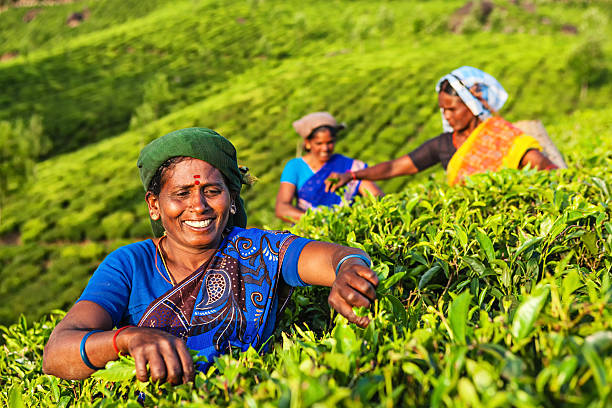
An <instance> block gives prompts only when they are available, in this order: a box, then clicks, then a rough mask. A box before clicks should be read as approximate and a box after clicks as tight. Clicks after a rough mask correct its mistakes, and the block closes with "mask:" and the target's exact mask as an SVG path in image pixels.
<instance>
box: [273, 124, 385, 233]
mask: <svg viewBox="0 0 612 408" xmlns="http://www.w3.org/2000/svg"><path fill="white" fill-rule="evenodd" d="M293 127H294V129H295V130H296V132H297V133H298V134H299V135H300V136H301V137H302V139H303V140H304V149H305V150H306V152H307V153H306V154H305V155H304V156H302V157H298V158H295V159H291V160H289V162H288V163H287V164H286V165H285V169H284V170H283V174H282V175H281V183H280V188H279V190H278V195H277V196H276V208H275V210H276V216H277V217H279V218H281V219H283V220H285V221H290V222H295V221H298V220H299V219H300V218H301V217H302V215H303V214H304V213H305V212H306V210H308V209H309V208H316V207H319V206H327V207H331V206H333V205H335V204H337V205H343V204H344V203H350V202H352V201H353V198H354V197H355V196H356V195H357V194H360V195H364V194H366V192H370V193H371V194H373V195H374V196H380V195H382V194H383V193H382V190H381V189H380V188H379V187H378V186H377V185H376V184H375V183H374V182H372V181H368V180H365V181H361V180H356V179H355V180H353V181H351V182H349V183H348V184H347V185H346V189H345V191H344V194H343V198H344V200H343V199H342V198H341V197H340V196H339V195H338V194H335V193H331V192H326V191H325V180H326V179H327V178H328V177H329V175H330V174H331V173H332V172H335V173H347V174H354V172H356V171H358V170H361V169H364V168H366V167H367V165H366V164H365V163H364V162H362V161H361V160H357V159H351V158H349V157H346V156H343V155H341V154H334V147H335V144H336V134H337V133H338V131H340V130H342V129H344V125H343V124H339V123H338V122H337V121H336V119H334V117H333V116H332V115H330V114H329V113H327V112H315V113H311V114H308V115H306V116H304V117H303V118H301V119H299V120H297V121H295V122H293ZM294 200H295V202H296V204H295V205H294V204H293V202H294Z"/></svg>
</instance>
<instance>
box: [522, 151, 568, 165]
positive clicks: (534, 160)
mask: <svg viewBox="0 0 612 408" xmlns="http://www.w3.org/2000/svg"><path fill="white" fill-rule="evenodd" d="M527 164H529V165H530V166H531V167H532V168H534V169H538V170H552V169H557V168H558V167H557V166H556V165H555V164H554V163H553V162H551V161H550V159H548V157H546V156H544V155H543V154H542V153H540V151H539V150H536V149H531V150H529V151H527V153H525V155H524V156H523V158H522V159H521V163H520V165H519V167H520V168H521V169H522V168H523V167H525V166H526V165H527Z"/></svg>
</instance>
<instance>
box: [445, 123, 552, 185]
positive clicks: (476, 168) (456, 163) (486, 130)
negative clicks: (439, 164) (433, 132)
mask: <svg viewBox="0 0 612 408" xmlns="http://www.w3.org/2000/svg"><path fill="white" fill-rule="evenodd" d="M530 149H538V150H542V147H541V146H540V144H539V143H538V141H537V140H536V139H534V138H533V137H531V136H529V135H526V134H525V133H523V131H521V130H520V129H518V128H516V127H514V126H512V124H511V123H510V122H507V121H505V120H504V119H502V118H500V117H492V118H489V119H487V120H485V121H484V122H482V123H481V124H480V125H478V127H477V128H476V129H474V131H473V132H472V133H471V134H470V136H469V137H468V138H467V140H466V141H465V142H464V143H463V144H462V145H461V146H460V147H459V149H457V152H455V154H454V155H453V157H452V158H451V160H450V162H449V163H448V167H447V169H446V177H447V180H448V184H450V185H451V186H452V185H454V184H457V183H460V182H461V181H462V180H463V179H464V178H465V177H467V176H470V175H472V174H476V173H484V172H485V171H497V170H501V169H502V168H511V169H518V168H519V165H520V162H521V159H522V158H523V156H524V155H525V153H527V151H528V150H530Z"/></svg>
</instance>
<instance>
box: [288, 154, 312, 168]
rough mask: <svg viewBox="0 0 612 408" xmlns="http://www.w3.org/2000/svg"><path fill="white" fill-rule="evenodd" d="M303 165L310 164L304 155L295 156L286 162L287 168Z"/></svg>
mask: <svg viewBox="0 0 612 408" xmlns="http://www.w3.org/2000/svg"><path fill="white" fill-rule="evenodd" d="M303 166H308V165H307V164H306V162H305V161H304V159H303V158H302V157H294V158H293V159H290V160H289V161H288V162H287V163H286V164H285V168H286V169H287V168H300V167H303Z"/></svg>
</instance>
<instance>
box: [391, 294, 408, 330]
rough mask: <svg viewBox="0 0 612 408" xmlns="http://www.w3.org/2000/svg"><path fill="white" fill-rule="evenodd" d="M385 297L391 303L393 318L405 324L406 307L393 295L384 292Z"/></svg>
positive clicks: (406, 316)
mask: <svg viewBox="0 0 612 408" xmlns="http://www.w3.org/2000/svg"><path fill="white" fill-rule="evenodd" d="M385 299H387V300H388V301H389V303H391V306H392V307H393V316H394V317H395V319H397V320H399V321H400V322H402V324H404V325H405V324H406V322H407V321H408V314H407V313H406V307H405V306H404V305H403V304H402V302H401V301H400V300H399V299H398V298H396V297H395V296H393V295H389V294H386V295H385Z"/></svg>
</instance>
